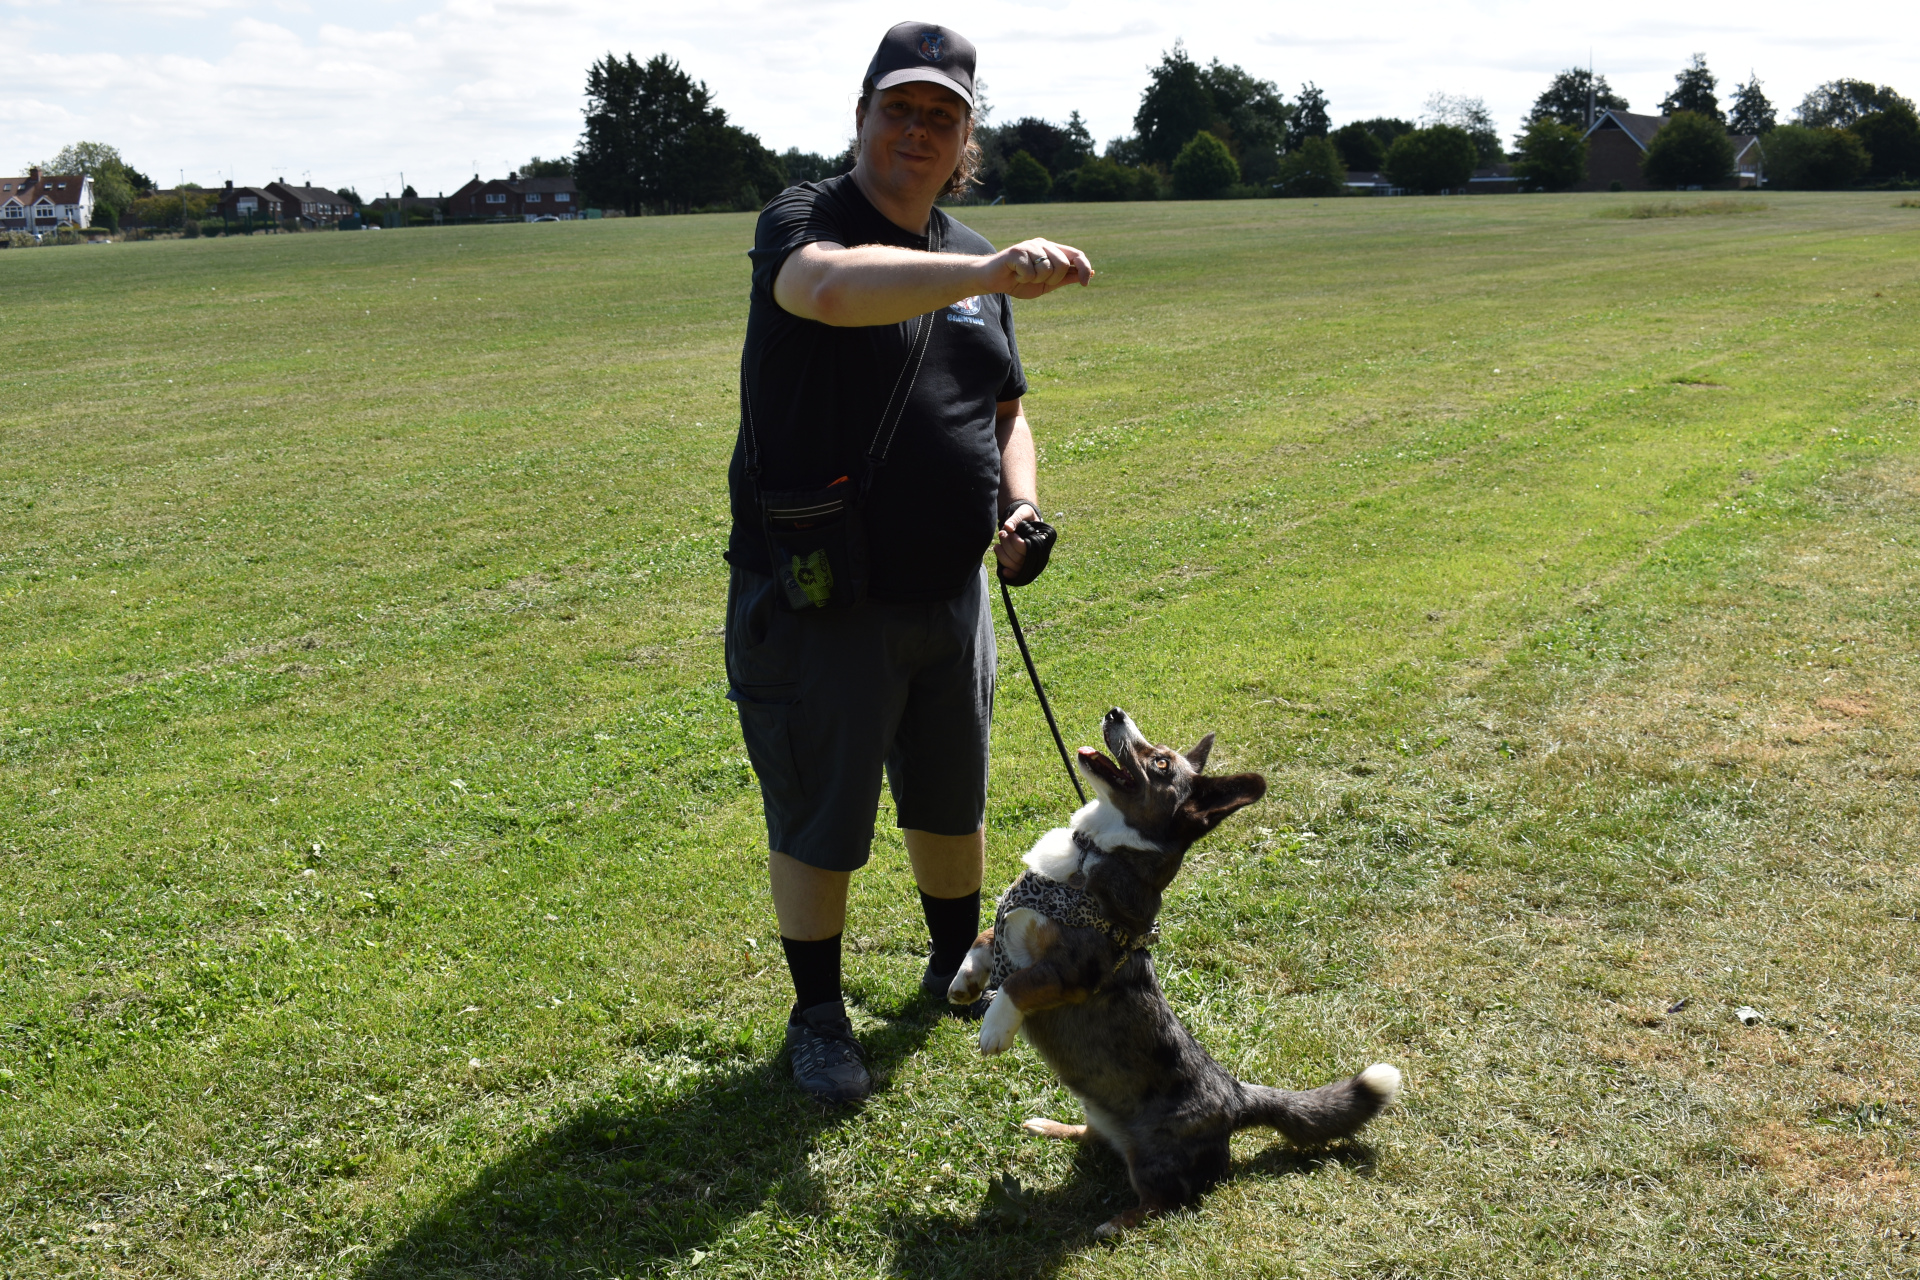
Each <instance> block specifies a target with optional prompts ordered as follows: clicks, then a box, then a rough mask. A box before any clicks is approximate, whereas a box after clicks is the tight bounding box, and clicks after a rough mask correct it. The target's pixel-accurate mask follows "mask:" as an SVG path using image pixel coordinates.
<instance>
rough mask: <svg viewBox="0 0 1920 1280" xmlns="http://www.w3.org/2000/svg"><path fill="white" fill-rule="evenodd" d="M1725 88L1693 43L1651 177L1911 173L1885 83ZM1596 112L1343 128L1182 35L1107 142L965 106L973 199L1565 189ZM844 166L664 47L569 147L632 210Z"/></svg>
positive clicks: (716, 202) (706, 205)
mask: <svg viewBox="0 0 1920 1280" xmlns="http://www.w3.org/2000/svg"><path fill="white" fill-rule="evenodd" d="M982 89H983V90H984V85H983V86H982ZM1718 91H1719V81H1718V79H1717V78H1716V77H1715V76H1714V75H1713V73H1712V72H1711V71H1710V70H1709V69H1708V67H1707V63H1706V59H1705V57H1704V56H1703V55H1699V54H1696V55H1694V57H1693V58H1692V60H1691V61H1690V62H1689V64H1688V65H1687V66H1686V67H1684V68H1683V69H1682V70H1681V71H1680V72H1679V73H1678V74H1677V75H1676V76H1675V77H1674V87H1673V90H1672V92H1670V93H1669V94H1668V95H1667V96H1666V97H1665V98H1664V99H1662V100H1661V102H1660V103H1659V106H1658V110H1659V111H1660V113H1661V114H1662V115H1664V116H1668V117H1669V118H1670V119H1669V122H1668V123H1667V124H1666V125H1665V126H1664V127H1663V128H1662V129H1661V130H1660V131H1659V132H1658V133H1657V134H1655V135H1654V142H1653V145H1652V147H1651V149H1650V153H1649V155H1648V156H1647V157H1646V175H1647V178H1648V180H1649V181H1650V182H1651V183H1652V184H1653V185H1656V186H1693V185H1710V184H1712V183H1714V182H1717V181H1720V180H1722V179H1724V178H1725V177H1726V176H1727V175H1729V174H1730V173H1731V171H1732V168H1733V162H1734V155H1733V147H1732V143H1731V140H1730V139H1729V136H1728V135H1729V133H1733V134H1754V135H1759V136H1760V137H1761V138H1762V140H1763V141H1762V150H1763V152H1764V154H1765V157H1766V172H1767V176H1768V181H1769V185H1773V186H1796V187H1802V186H1804V187H1838V186H1847V185H1852V184H1855V183H1859V182H1863V181H1868V182H1890V183H1900V182H1911V181H1916V180H1920V119H1917V118H1916V117H1915V114H1914V108H1913V104H1912V103H1911V102H1909V101H1908V100H1907V99H1906V98H1904V97H1902V96H1901V95H1899V94H1898V93H1896V92H1894V90H1892V89H1891V88H1889V87H1887V86H1884V85H1873V84H1870V83H1867V82H1865V81H1858V80H1834V81H1830V82H1828V83H1826V84H1823V85H1821V86H1819V87H1818V88H1816V89H1814V90H1813V91H1812V92H1810V93H1809V94H1808V95H1807V96H1806V98H1805V99H1804V100H1803V101H1802V102H1801V104H1800V106H1799V108H1798V110H1797V111H1796V112H1795V113H1794V119H1793V121H1792V122H1791V123H1788V124H1779V123H1777V122H1776V116H1777V112H1776V109H1775V107H1774V106H1773V104H1772V103H1771V102H1770V101H1769V100H1768V98H1767V96H1766V93H1765V91H1764V89H1763V87H1762V85H1761V82H1760V80H1759V78H1758V77H1757V76H1751V75H1750V76H1749V77H1748V79H1747V80H1746V81H1745V82H1743V83H1740V84H1738V85H1736V86H1735V87H1734V88H1733V90H1732V91H1731V94H1730V98H1729V102H1728V104H1727V108H1726V109H1723V108H1722V105H1721V102H1720V98H1719V92H1718ZM1607 109H1613V110H1619V111H1626V110H1629V109H1630V104H1629V103H1628V102H1627V101H1626V99H1625V98H1623V97H1621V96H1620V95H1619V94H1617V93H1615V92H1614V91H1613V89H1612V87H1611V86H1610V85H1608V84H1607V79H1606V77H1605V76H1604V75H1597V76H1596V75H1590V73H1589V72H1588V71H1587V70H1585V69H1581V68H1572V69H1568V70H1565V71H1562V72H1560V73H1559V74H1557V75H1555V76H1554V77H1553V78H1552V79H1551V80H1550V81H1549V83H1548V84H1547V87H1546V88H1545V89H1544V90H1543V91H1542V92H1541V93H1540V95H1539V97H1538V98H1536V99H1535V101H1534V103H1533V107H1532V110H1531V111H1530V112H1529V113H1528V116H1527V119H1526V121H1525V124H1524V127H1523V129H1522V131H1521V133H1520V135H1519V136H1518V137H1517V138H1515V139H1514V140H1513V143H1512V147H1511V149H1510V150H1509V149H1508V148H1507V147H1505V146H1503V145H1502V142H1501V139H1500V135H1499V132H1498V130H1497V129H1496V127H1495V125H1494V122H1493V118H1492V116H1491V114H1490V113H1489V112H1488V111H1487V108H1486V104H1485V102H1484V101H1483V100H1482V99H1480V98H1477V97H1470V96H1464V95H1451V94H1434V95H1433V96H1432V97H1431V98H1429V99H1428V100H1427V103H1426V106H1425V110H1424V111H1423V112H1422V114H1421V116H1420V118H1419V119H1418V120H1417V121H1409V120H1402V119H1398V118H1392V117H1376V118H1373V119H1366V120H1353V121H1349V122H1347V123H1345V124H1343V125H1341V126H1339V127H1338V128H1335V127H1334V126H1333V120H1332V111H1331V104H1330V103H1329V102H1328V99H1327V95H1326V93H1325V92H1324V91H1323V90H1321V89H1320V88H1319V87H1318V86H1317V85H1315V84H1313V83H1312V82H1307V83H1305V84H1303V85H1301V86H1300V89H1299V92H1297V93H1295V94H1293V95H1291V96H1289V95H1286V94H1283V93H1282V92H1281V91H1280V89H1279V88H1278V86H1277V85H1275V84H1274V83H1273V82H1272V81H1270V80H1263V79H1261V78H1259V77H1258V76H1255V75H1253V74H1251V73H1250V72H1248V71H1246V70H1245V69H1244V68H1242V67H1239V66H1234V65H1230V64H1227V63H1224V62H1222V61H1220V60H1219V59H1217V58H1216V59H1214V60H1213V61H1211V62H1209V63H1206V64H1204V65H1202V64H1201V63H1199V62H1197V61H1196V60H1195V59H1194V58H1193V57H1192V56H1191V55H1190V54H1189V53H1188V52H1187V50H1186V48H1185V46H1184V45H1183V44H1182V43H1180V42H1177V41H1176V42H1175V44H1174V46H1173V48H1172V49H1171V50H1168V51H1167V52H1165V53H1164V54H1163V55H1162V56H1161V59H1160V62H1159V64H1158V65H1157V66H1154V67H1152V68H1151V69H1150V70H1149V71H1148V75H1147V84H1146V86H1145V87H1144V88H1143V89H1142V91H1141V95H1140V104H1139V108H1138V110H1137V111H1136V112H1135V113H1134V119H1133V132H1132V133H1131V134H1128V135H1125V136H1123V137H1118V138H1113V139H1111V140H1109V141H1108V142H1107V143H1106V145H1105V146H1104V147H1097V146H1096V145H1095V142H1094V139H1093V137H1092V135H1091V134H1090V132H1089V131H1088V129H1087V126H1086V123H1085V121H1084V120H1083V119H1082V118H1081V116H1080V113H1079V112H1078V111H1075V112H1072V113H1071V114H1070V115H1069V116H1068V118H1067V119H1066V120H1065V121H1063V122H1057V123H1056V122H1054V121H1049V120H1044V119H1040V118H1038V117H1035V116H1023V117H1021V118H1020V119H1017V120H1013V121H1009V122H1007V123H1004V124H998V123H995V122H994V121H993V119H992V108H991V106H990V104H989V103H988V102H987V101H986V98H985V95H984V92H983V93H982V94H981V95H980V100H979V101H978V102H977V103H976V105H975V112H974V118H975V129H974V138H975V141H976V142H977V143H978V144H979V146H980V149H981V153H982V164H981V166H980V172H979V176H978V180H977V187H976V189H975V191H974V193H973V194H972V195H971V196H970V197H969V199H970V200H971V201H977V202H992V201H995V200H1007V201H1012V202H1016V203H1018V202H1029V201H1038V200H1086V201H1108V200H1143V199H1158V198H1161V197H1164V196H1174V197H1179V198H1183V199H1217V198H1222V197H1231V196H1282V197H1288V196H1291V197H1316V198H1319V197H1328V196H1336V195H1340V194H1343V193H1344V192H1345V191H1346V189H1347V187H1346V180H1347V174H1348V173H1349V172H1352V171H1360V172H1370V173H1378V174H1381V175H1382V176H1383V177H1384V178H1385V179H1386V181H1388V182H1389V183H1391V184H1392V185H1394V186H1398V187H1401V188H1403V189H1406V190H1410V191H1421V192H1431V191H1446V190H1459V189H1462V188H1464V187H1465V186H1466V185H1467V183H1468V182H1469V181H1470V180H1471V179H1472V178H1473V176H1474V174H1475V172H1476V171H1479V170H1485V169H1488V168H1490V167H1491V166H1494V165H1498V164H1501V163H1503V162H1507V163H1510V164H1511V173H1512V175H1513V176H1515V177H1516V178H1518V179H1519V181H1520V183H1521V185H1522V186H1523V187H1525V188H1530V189H1537V190H1546V191H1559V190H1566V189H1568V188H1570V187H1573V186H1577V185H1579V184H1580V183H1581V182H1583V181H1584V180H1585V178H1586V172H1587V143H1586V141H1585V136H1584V135H1585V133H1586V131H1587V128H1588V125H1589V124H1590V122H1591V118H1592V113H1597V112H1600V111H1604V110H1607ZM852 165H853V152H852V148H851V146H849V147H848V149H847V150H846V151H844V152H842V153H840V154H838V155H822V154H819V153H816V152H803V151H800V150H798V149H789V150H788V151H786V152H784V153H775V152H773V151H772V150H770V149H769V148H767V147H766V146H765V145H764V144H762V143H761V141H760V139H759V138H758V137H756V136H755V135H753V134H752V133H749V132H747V131H746V130H744V129H741V128H740V127H739V126H737V125H734V124H732V123H730V122H729V121H728V119H727V115H726V112H725V111H724V110H722V109H721V108H720V107H719V106H718V105H717V104H716V103H715V102H714V98H713V93H712V91H711V90H710V89H708V87H707V86H706V84H705V83H704V82H702V81H698V80H695V79H694V78H693V77H692V76H691V75H690V74H689V73H687V72H686V71H685V70H683V69H682V68H681V67H680V66H679V65H678V64H677V63H676V62H674V61H673V60H672V59H671V58H669V57H667V56H666V55H665V54H660V55H657V56H655V57H654V58H652V59H650V60H649V61H648V62H646V63H644V64H642V63H640V62H638V61H637V60H636V59H635V58H634V57H633V56H632V55H631V54H629V55H627V57H626V58H624V59H620V58H616V57H615V56H614V55H612V54H609V55H608V56H607V57H606V58H604V59H602V60H601V61H599V62H596V63H595V64H594V65H593V67H592V68H591V69H590V70H589V72H588V76H587V109H586V129H585V132H584V133H583V134H582V136H581V139H580V146H579V150H578V152H577V153H576V154H575V156H574V157H573V159H572V171H573V173H574V176H575V177H576V178H577V179H578V181H579V182H580V186H581V189H582V192H583V193H584V195H585V197H586V199H587V200H588V202H589V203H599V204H603V205H607V206H611V207H616V208H621V209H624V210H625V211H626V212H628V213H630V214H638V213H677V212H687V211H691V210H699V209H754V208H758V207H759V206H760V205H762V204H764V203H765V202H766V201H767V200H769V199H771V198H772V197H773V195H774V194H775V193H777V192H778V191H780V190H781V189H782V188H784V187H785V186H787V185H788V184H790V183H794V182H806V181H817V180H819V179H821V178H825V177H829V176H832V175H833V174H836V173H844V172H846V171H847V170H848V169H850V168H852Z"/></svg>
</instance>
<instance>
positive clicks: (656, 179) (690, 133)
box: [574, 53, 785, 214]
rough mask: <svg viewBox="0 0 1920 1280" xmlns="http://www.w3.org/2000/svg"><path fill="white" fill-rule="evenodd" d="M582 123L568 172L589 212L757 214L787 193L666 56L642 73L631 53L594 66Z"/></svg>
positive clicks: (745, 137) (769, 161)
mask: <svg viewBox="0 0 1920 1280" xmlns="http://www.w3.org/2000/svg"><path fill="white" fill-rule="evenodd" d="M586 120H587V127H586V132H585V133H584V134H582V135H581V138H580V150H579V153H578V154H577V155H576V156H575V158H574V172H575V175H576V177H577V178H578V179H579V182H580V187H581V193H582V194H583V195H584V196H585V197H586V198H587V200H588V201H589V202H590V203H593V204H600V205H611V206H614V207H617V208H620V209H624V210H625V211H626V212H627V213H629V214H639V213H643V212H647V211H655V212H663V213H674V212H687V211H690V210H693V209H699V208H711V207H716V206H718V207H730V208H753V207H755V206H756V205H758V204H759V203H760V202H762V201H764V200H766V199H768V198H769V197H771V196H772V195H773V194H774V193H775V192H777V191H779V190H780V188H781V187H782V186H783V185H785V175H784V174H783V173H782V172H781V170H780V166H779V163H778V162H777V161H776V160H775V158H774V155H773V153H772V152H770V151H768V150H767V149H766V148H765V147H763V146H761V145H760V140H759V139H758V138H756V137H754V136H753V135H752V134H750V133H748V132H746V131H745V130H743V129H740V128H739V127H737V126H735V125H731V124H728V123H727V113H726V112H724V111H722V110H721V109H720V108H718V107H716V106H714V105H713V95H712V93H711V92H710V91H709V90H708V89H707V86H706V84H705V83H704V82H701V81H696V80H694V78H693V77H692V76H690V75H688V74H687V73H686V72H685V71H682V70H681V69H680V66H679V64H678V63H676V62H674V61H673V59H671V58H669V57H668V56H667V55H666V54H664V53H663V54H658V55H656V56H654V57H653V58H651V59H650V60H648V62H647V64H646V65H645V66H644V67H643V66H641V65H640V64H639V63H638V62H636V61H635V60H634V57H633V55H632V54H628V55H627V57H626V60H625V61H624V62H622V61H621V60H620V59H618V58H616V57H614V56H613V55H612V54H608V55H607V56H606V58H605V59H604V60H603V61H601V62H596V63H594V64H593V66H592V67H591V68H589V70H588V72H587V109H586Z"/></svg>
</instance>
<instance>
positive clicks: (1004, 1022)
mask: <svg viewBox="0 0 1920 1280" xmlns="http://www.w3.org/2000/svg"><path fill="white" fill-rule="evenodd" d="M1022 1021H1023V1019H1022V1018H1021V1016H1020V1010H1019V1008H1018V1007H1017V1006H1015V1004H1014V1003H1013V1001H1012V1000H1010V999H1009V998H1008V997H1007V994H1006V992H1004V991H1003V992H1001V993H1000V994H999V995H998V996H997V997H995V999H994V1002H993V1003H992V1004H990V1005H988V1006H987V1016H986V1017H984V1018H982V1019H981V1020H980V1052H981V1053H984V1054H986V1055H987V1056H988V1057H992V1056H993V1055H994V1054H996V1053H1005V1052H1006V1051H1007V1049H1008V1047H1009V1046H1011V1045H1012V1044H1013V1038H1014V1036H1016V1035H1018V1034H1019V1033H1020V1023H1021V1022H1022Z"/></svg>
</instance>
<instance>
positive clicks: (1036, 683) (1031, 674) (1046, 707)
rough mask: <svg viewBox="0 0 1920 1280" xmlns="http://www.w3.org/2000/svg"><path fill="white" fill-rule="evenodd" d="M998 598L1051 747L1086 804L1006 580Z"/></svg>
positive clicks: (1001, 584)
mask: <svg viewBox="0 0 1920 1280" xmlns="http://www.w3.org/2000/svg"><path fill="white" fill-rule="evenodd" d="M1000 598H1001V599H1002V600H1004V601H1005V602H1006V605H1007V625H1008V626H1010V627H1012V628H1013V641H1014V643H1015V644H1017V645H1019V646H1020V657H1021V660H1022V661H1024V662H1025V663H1026V664H1027V676H1028V678H1029V679H1031V680H1032V681H1033V691H1034V693H1035V694H1036V695H1038V696H1039V698H1040V710H1042V711H1044V712H1045V713H1046V716H1047V728H1049V729H1051V730H1053V745H1054V746H1056V747H1058V748H1060V763H1061V764H1062V765H1064V766H1065V767H1066V770H1067V781H1068V782H1071V783H1072V784H1073V789H1074V792H1075V793H1076V794H1078V795H1079V797H1080V803H1081V804H1085V803H1086V802H1087V793H1086V790H1085V789H1084V788H1083V787H1081V785H1080V775H1079V774H1078V773H1076V772H1074V768H1073V761H1072V759H1071V758H1069V757H1068V755H1067V744H1066V741H1065V740H1064V739H1062V738H1061V737H1060V726H1059V725H1058V724H1055V723H1054V719H1053V707H1052V705H1051V704H1050V703H1048V701H1047V691H1046V689H1045V688H1043V687H1042V686H1041V684H1040V673H1039V672H1038V671H1037V670H1035V669H1034V665H1033V652H1032V650H1030V649H1028V648H1027V634H1026V632H1024V631H1022V630H1021V629H1020V615H1019V614H1017V613H1015V612H1014V611H1013V592H1012V591H1010V590H1008V589H1007V580H1006V579H1005V578H1001V579H1000Z"/></svg>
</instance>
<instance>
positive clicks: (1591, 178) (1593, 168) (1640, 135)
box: [1574, 108, 1762, 191]
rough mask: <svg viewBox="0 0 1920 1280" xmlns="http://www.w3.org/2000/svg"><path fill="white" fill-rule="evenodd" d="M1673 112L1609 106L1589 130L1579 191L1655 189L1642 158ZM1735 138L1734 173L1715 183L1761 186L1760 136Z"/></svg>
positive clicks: (1723, 186) (1737, 134)
mask: <svg viewBox="0 0 1920 1280" xmlns="http://www.w3.org/2000/svg"><path fill="white" fill-rule="evenodd" d="M1670 119H1672V117H1671V116H1643V115H1637V114H1635V113H1634V112H1631V111H1615V110H1612V109H1611V108H1609V109H1608V110H1605V111H1602V112H1601V113H1600V114H1599V116H1598V117H1596V118H1595V120H1594V122H1593V125H1592V127H1591V128H1589V129H1588V130H1587V135H1586V137H1587V180H1586V181H1585V182H1583V183H1581V184H1580V185H1579V186H1577V187H1575V188H1574V190H1575V191H1611V190H1612V189H1613V184H1614V183H1616V182H1617V183H1619V184H1620V189H1621V190H1622V191H1651V190H1653V187H1652V185H1651V184H1650V183H1648V181H1647V177H1646V175H1645V174H1644V173H1642V172H1641V171H1640V162H1641V160H1642V159H1643V158H1645V156H1646V154H1647V148H1648V147H1649V146H1650V145H1652V143H1653V135H1654V134H1656V133H1658V132H1660V130H1661V128H1662V126H1664V125H1665V124H1666V123H1667V121H1668V120H1670ZM1728 137H1729V138H1731V140H1732V142H1733V151H1734V161H1733V176H1732V177H1730V178H1727V179H1724V180H1723V181H1720V182H1716V183H1714V184H1713V185H1714V186H1715V187H1716V188H1717V189H1723V190H1724V189H1727V188H1732V187H1757V186H1759V185H1760V182H1761V177H1762V175H1761V154H1760V140H1759V139H1758V138H1756V137H1754V136H1753V135H1752V134H1750V133H1735V134H1729V135H1728Z"/></svg>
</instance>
